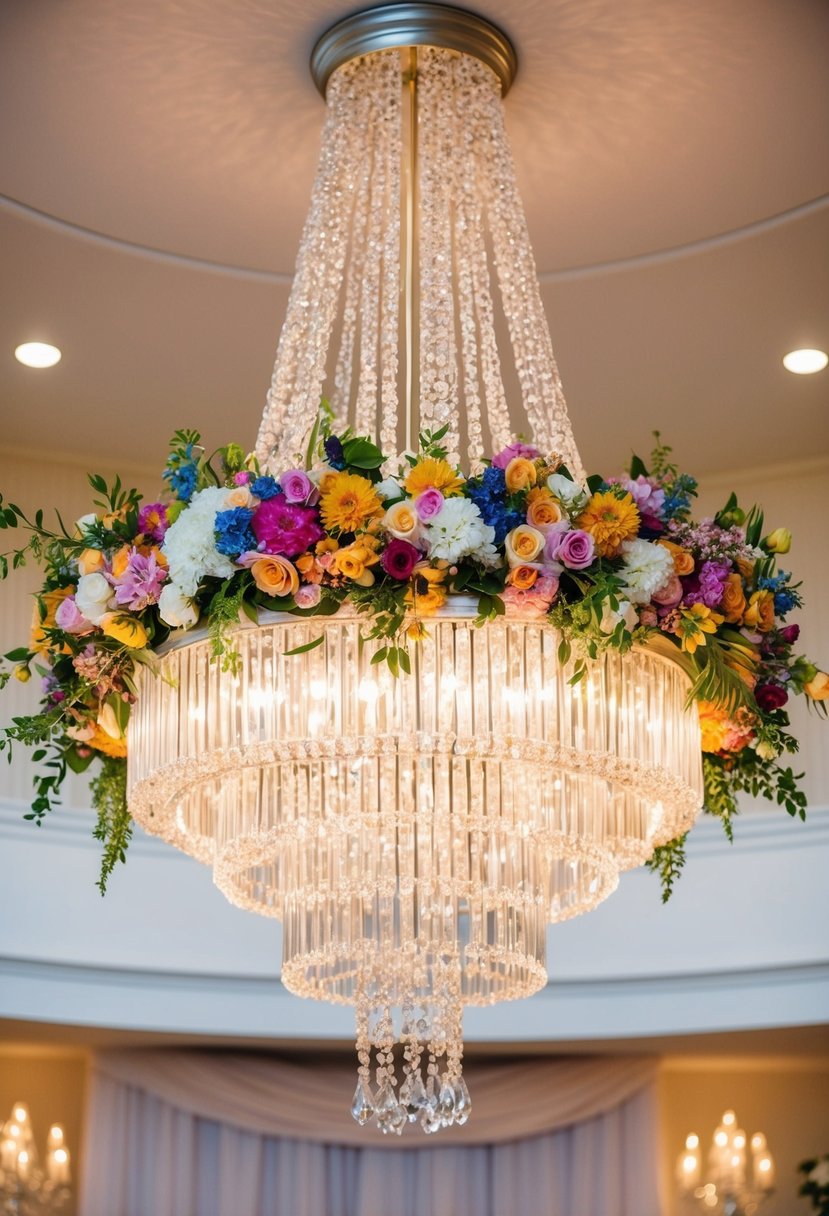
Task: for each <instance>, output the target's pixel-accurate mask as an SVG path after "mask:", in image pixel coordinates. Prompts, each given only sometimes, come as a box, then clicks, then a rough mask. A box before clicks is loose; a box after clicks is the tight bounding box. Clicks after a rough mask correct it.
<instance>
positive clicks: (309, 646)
mask: <svg viewBox="0 0 829 1216" xmlns="http://www.w3.org/2000/svg"><path fill="white" fill-rule="evenodd" d="M324 641H325V636H324V634H320V636H319V637H318V638H314V640H313V642H306V643H305V644H304V645H303V646H295V647H294V648H293V650H283V651H282V653H283V654H284V655H285V656H286V658H287V657H289V656H290V655H295V654H305V653H306V652H307V651H309V650H316V648H317V647H318V646H321V645H322V644H323V642H324Z"/></svg>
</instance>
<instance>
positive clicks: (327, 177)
mask: <svg viewBox="0 0 829 1216" xmlns="http://www.w3.org/2000/svg"><path fill="white" fill-rule="evenodd" d="M402 81H403V75H402V71H401V62H400V56H399V53H398V52H397V51H382V52H377V53H375V54H372V55H366V56H364V57H363V58H361V59H357V60H354V61H352V62H351V63H348V64H346V65H345V66H343V67H342V68H340V69H339V70H338V71H337V72H335V73H334V75H333V76H332V77H331V80H330V81H329V84H328V116H327V120H326V124H325V129H324V131H323V139H322V151H321V154H320V164H319V169H318V172H317V178H316V181H315V184H314V189H313V194H312V201H311V209H310V212H309V216H308V220H307V222H306V226H305V230H304V232H303V237H302V243H301V245H300V251H299V255H298V259H297V267H296V275H295V279H294V285H293V289H292V291H291V296H290V299H289V302H288V311H287V316H286V320H285V325H284V328H283V331H282V337H281V339H280V344H279V350H278V352H277V358H276V365H275V367H274V374H273V380H272V384H271V389H270V392H269V394H268V400H267V403H266V406H265V413H264V416H263V420H262V426H261V428H260V432H259V437H258V440H257V445H256V453H257V456H258V457H259V460H260V463H261V464H262V466H263V468H267V469H269V470H270V471H272V472H279V471H281V470H283V469H285V468H287V467H291V466H293V465H295V464H296V463H297V462H299V461H300V460H301V459H302V458H303V456H304V453H305V450H306V447H307V442H308V437H309V435H310V433H311V431H312V429H313V426H314V422H315V419H316V416H317V411H318V407H319V401H320V397H321V395H323V393H324V392H326V391H329V392H330V396H331V400H332V406H333V410H334V415H335V418H336V420H337V425H338V427H341V428H342V427H345V426H352V427H353V428H354V429H355V430H356V431H358V432H360V433H366V432H368V433H370V434H372V435H377V436H379V437H380V438H381V441H382V446H383V450H384V451H385V452H386V453H387V454H388V455H389V457H390V465H389V467H392V468H393V467H394V465H395V463H396V460H395V458H396V457H397V455H398V454H399V452H400V450H401V448H402V447H403V443H404V433H403V427H402V421H401V417H400V414H401V411H400V394H401V386H400V377H401V374H402V373H403V371H404V370H405V369H401V368H400V367H399V359H398V349H399V346H400V329H401V316H400V295H401V267H400V249H401V211H402V199H401V183H402V174H401V166H402V162H403V155H404V147H403V144H404V139H403V122H402V99H403V83H402ZM417 95H418V136H417V158H416V160H417V182H416V185H415V186H414V187H413V188H414V189H415V191H416V195H417V204H418V223H417V231H418V232H419V234H420V239H419V242H418V257H417V260H416V273H417V284H416V285H417V291H418V310H417V311H418V317H419V333H418V334H417V335H416V338H417V341H416V352H415V359H416V371H417V377H416V379H417V382H418V389H419V402H415V408H416V413H417V417H416V419H415V424H416V426H417V427H418V428H419V429H422V428H424V427H431V428H433V429H434V428H437V427H441V426H444V425H447V426H448V432H447V437H446V441H445V442H446V447H447V449H448V451H449V455H450V458H451V459H452V460H453V461H458V460H460V459H461V458H465V463H466V466H467V468H469V469H470V470H472V471H475V470H477V469H479V468H480V465H481V460H482V457H483V455H484V453H485V452H486V451H491V450H498V449H499V448H500V447H503V446H504V445H505V444H506V443H508V442H509V440H510V436H511V435H515V434H522V435H526V436H527V437H528V438H532V439H534V441H535V443H536V444H537V446H538V447H540V448H541V450H542V451H543V452H544V453H545V455H546V454H547V453H550V452H556V453H558V455H559V456H560V457H561V458H562V459H563V461H564V463H565V464H566V465H567V466H568V468H569V469H570V471H571V472H572V473H573V475H574V476H575V477H577V478H582V477H583V473H584V470H583V467H582V464H581V460H580V459H579V455H578V451H577V449H576V445H575V442H574V440H573V434H572V429H571V426H570V421H569V419H568V416H567V407H566V404H565V401H564V395H563V392H562V389H561V380H560V378H559V374H558V369H557V367H556V363H555V359H554V357H553V350H552V344H551V342H550V335H549V330H548V328H547V322H546V318H545V315H544V309H543V304H542V301H541V294H540V290H539V287H538V281H537V278H536V273H535V263H534V260H533V255H532V249H531V246H530V241H529V235H528V232H527V225H526V220H525V218H524V212H523V208H522V205H521V200H520V197H519V194H518V189H517V186H516V182H515V169H514V166H513V163H512V157H511V154H510V150H509V144H508V141H507V137H506V131H505V129H504V120H503V106H502V102H501V96H500V86H499V84H498V80H497V78H496V77H495V75H494V73H493V72H492V71H491V70H490V69H489V68H488V67H486V66H485V65H484V64H482V63H481V62H479V61H478V60H477V59H474V58H472V57H470V56H467V55H458V54H455V53H454V52H450V51H444V50H441V49H439V48H434V47H425V48H422V49H420V50H419V52H418V71H417ZM493 281H495V282H497V284H498V296H497V299H498V305H497V306H496V302H495V297H494V296H493V291H492V286H491V284H492V283H493ZM504 332H506V333H508V335H509V341H508V342H504V341H503V339H504ZM499 336H500V339H501V345H502V346H503V349H499ZM335 348H336V350H335ZM508 348H511V349H508ZM329 363H331V364H332V366H331V367H329ZM510 363H511V364H512V367H513V369H514V372H515V381H516V384H517V387H518V398H519V399H517V400H516V401H515V402H514V403H513V413H512V417H510V409H509V407H508V405H507V393H506V390H505V387H504V380H503V375H502V367H506V366H508V365H509V364H510ZM355 364H356V366H355ZM329 376H330V384H329ZM415 433H416V432H415Z"/></svg>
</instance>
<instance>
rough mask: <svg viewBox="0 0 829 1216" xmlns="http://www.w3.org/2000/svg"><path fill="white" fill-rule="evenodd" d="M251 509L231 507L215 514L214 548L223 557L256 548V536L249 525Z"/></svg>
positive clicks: (235, 555) (251, 514) (251, 516)
mask: <svg viewBox="0 0 829 1216" xmlns="http://www.w3.org/2000/svg"><path fill="white" fill-rule="evenodd" d="M252 519H253V511H251V510H249V509H248V508H247V507H231V508H230V510H228V511H220V512H219V513H218V515H217V516H216V548H217V549H218V550H219V552H220V553H223V554H224V555H225V557H238V555H239V554H240V553H245V552H246V551H247V550H248V549H255V548H256V537H255V536H254V535H253V531H252V529H251V526H250V521H251V520H252Z"/></svg>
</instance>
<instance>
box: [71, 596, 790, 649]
mask: <svg viewBox="0 0 829 1216" xmlns="http://www.w3.org/2000/svg"><path fill="white" fill-rule="evenodd" d="M65 602H66V601H65V600H64V603H65ZM799 637H800V626H799V625H786V626H785V627H784V628H783V629H781V630H780V640H781V641H783V642H785V643H786V645H787V646H794V644H795V642H796V641H797V639H798V638H799Z"/></svg>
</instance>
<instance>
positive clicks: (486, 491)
mask: <svg viewBox="0 0 829 1216" xmlns="http://www.w3.org/2000/svg"><path fill="white" fill-rule="evenodd" d="M466 492H467V494H468V495H469V497H470V498H471V499H472V501H473V502H474V503H475V506H476V507H477V508H478V510H479V511H480V512H481V518H482V519H483V521H484V523H485V524H489V526H490V527H491V528H494V529H495V544H496V545H500V544H502V543H503V540H504V537H505V536H506V534H507V533H508V532H510V531H511V530H512V529H513V528H517V527H518V525H519V524H522V523H524V516H523V515H522V514H521V512H520V511H516V510H514V509H513V508H511V507H508V506H507V503H506V496H507V487H506V478H505V476H504V470H503V469H498V468H496V467H495V465H489V466H488V467H487V468H486V469H484V471H483V474H482V475H481V477H479V478H474V479H473V480H471V481H468V482H467V483H466Z"/></svg>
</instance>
